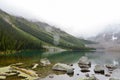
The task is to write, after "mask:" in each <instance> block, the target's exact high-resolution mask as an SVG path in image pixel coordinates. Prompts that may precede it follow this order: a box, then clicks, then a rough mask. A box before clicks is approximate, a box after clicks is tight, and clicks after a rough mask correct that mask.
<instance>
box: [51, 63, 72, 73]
mask: <svg viewBox="0 0 120 80" xmlns="http://www.w3.org/2000/svg"><path fill="white" fill-rule="evenodd" d="M52 69H53V70H57V71H66V72H67V73H68V74H72V73H74V70H73V68H72V67H71V66H69V65H67V64H63V63H56V64H55V65H54V66H53V67H52Z"/></svg>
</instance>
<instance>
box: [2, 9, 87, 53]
mask: <svg viewBox="0 0 120 80" xmlns="http://www.w3.org/2000/svg"><path fill="white" fill-rule="evenodd" d="M84 42H85V41H84V40H81V39H78V38H76V37H74V36H72V35H69V34H68V33H66V32H64V31H62V30H60V29H58V28H55V27H54V26H51V25H49V24H47V23H43V22H37V21H29V20H27V19H24V18H22V17H16V16H12V15H10V14H8V13H6V12H4V11H2V10H0V51H6V50H21V49H43V46H46V45H47V46H56V47H60V48H64V49H83V48H85V46H84Z"/></svg>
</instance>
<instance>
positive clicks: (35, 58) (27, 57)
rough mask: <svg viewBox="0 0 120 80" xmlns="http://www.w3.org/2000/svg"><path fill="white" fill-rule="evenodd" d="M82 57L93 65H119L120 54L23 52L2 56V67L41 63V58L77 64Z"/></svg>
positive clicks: (101, 52) (0, 62)
mask: <svg viewBox="0 0 120 80" xmlns="http://www.w3.org/2000/svg"><path fill="white" fill-rule="evenodd" d="M81 56H87V57H88V58H89V59H90V60H91V61H92V63H93V64H119V63H120V53H119V52H104V51H99V52H78V51H65V52H59V53H50V52H41V51H23V52H20V53H16V54H8V55H0V65H1V66H3V65H9V64H12V63H18V62H26V63H33V62H39V60H40V59H41V58H48V59H49V60H50V61H51V62H54V63H55V62H62V63H76V62H77V61H78V60H79V58H80V57H81Z"/></svg>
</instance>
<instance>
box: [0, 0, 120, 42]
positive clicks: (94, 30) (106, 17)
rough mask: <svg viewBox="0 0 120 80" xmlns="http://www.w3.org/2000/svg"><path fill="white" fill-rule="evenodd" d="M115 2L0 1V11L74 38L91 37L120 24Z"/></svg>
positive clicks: (109, 0)
mask: <svg viewBox="0 0 120 80" xmlns="http://www.w3.org/2000/svg"><path fill="white" fill-rule="evenodd" d="M119 3H120V1H119V0H0V9H2V10H4V11H7V12H8V13H10V14H14V15H17V16H22V17H25V18H28V19H34V20H39V21H44V22H47V23H49V24H51V25H54V26H56V27H58V28H60V29H62V30H64V31H66V32H68V33H70V34H72V35H74V36H77V37H92V36H95V35H97V34H98V33H100V32H101V31H103V30H104V29H106V27H107V28H108V26H109V25H111V24H119V23H120V10H119V8H120V5H119ZM113 26H114V25H113ZM109 27H110V26H109ZM118 28H119V27H118ZM56 44H57V43H56Z"/></svg>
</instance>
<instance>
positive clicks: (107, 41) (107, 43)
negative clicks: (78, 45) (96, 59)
mask: <svg viewBox="0 0 120 80" xmlns="http://www.w3.org/2000/svg"><path fill="white" fill-rule="evenodd" d="M90 40H92V41H95V42H98V43H99V44H97V45H96V46H97V47H98V46H99V48H104V49H106V50H112V51H120V24H114V25H110V26H108V27H107V28H106V29H105V30H104V31H103V32H101V33H100V34H99V35H97V36H95V37H92V38H90ZM96 46H95V45H94V47H96Z"/></svg>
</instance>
